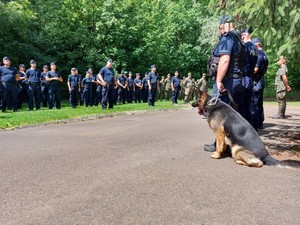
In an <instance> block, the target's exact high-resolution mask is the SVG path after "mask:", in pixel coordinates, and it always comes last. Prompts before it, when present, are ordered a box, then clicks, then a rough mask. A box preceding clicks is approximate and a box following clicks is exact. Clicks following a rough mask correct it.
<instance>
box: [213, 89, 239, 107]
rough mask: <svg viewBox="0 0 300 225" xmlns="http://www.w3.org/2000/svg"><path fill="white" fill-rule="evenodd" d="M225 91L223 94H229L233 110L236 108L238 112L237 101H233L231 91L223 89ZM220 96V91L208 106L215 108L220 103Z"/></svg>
mask: <svg viewBox="0 0 300 225" xmlns="http://www.w3.org/2000/svg"><path fill="white" fill-rule="evenodd" d="M223 90H224V92H222V93H225V92H226V93H227V96H228V98H229V100H230V102H231V105H232V108H234V109H235V110H236V109H237V104H236V103H235V101H234V99H233V97H232V95H231V93H230V91H229V90H228V89H223ZM220 95H221V92H220V90H218V92H217V96H216V97H214V98H212V99H211V100H210V101H209V102H208V105H209V106H215V105H216V104H217V103H218V101H219V98H220Z"/></svg>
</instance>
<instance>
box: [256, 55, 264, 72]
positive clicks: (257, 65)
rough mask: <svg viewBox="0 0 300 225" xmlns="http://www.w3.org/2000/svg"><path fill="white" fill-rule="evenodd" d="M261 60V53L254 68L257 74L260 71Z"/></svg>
mask: <svg viewBox="0 0 300 225" xmlns="http://www.w3.org/2000/svg"><path fill="white" fill-rule="evenodd" d="M261 60H262V57H261V55H258V57H257V61H256V65H255V68H254V74H256V73H257V72H258V70H259V66H260V62H261Z"/></svg>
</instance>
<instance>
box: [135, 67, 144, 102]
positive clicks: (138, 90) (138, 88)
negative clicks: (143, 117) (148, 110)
mask: <svg viewBox="0 0 300 225" xmlns="http://www.w3.org/2000/svg"><path fill="white" fill-rule="evenodd" d="M142 89H143V84H142V80H141V75H140V73H136V74H135V79H134V94H135V98H134V100H135V103H141V99H142Z"/></svg>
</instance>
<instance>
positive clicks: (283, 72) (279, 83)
mask: <svg viewBox="0 0 300 225" xmlns="http://www.w3.org/2000/svg"><path fill="white" fill-rule="evenodd" d="M277 64H278V65H279V66H280V68H279V69H278V71H277V73H276V77H275V86H276V98H277V101H278V113H277V115H276V116H274V117H272V118H273V119H284V118H285V110H286V92H287V91H290V90H291V87H290V86H289V85H288V78H287V73H288V69H287V67H286V64H287V59H286V58H285V57H284V56H280V57H279V59H278V62H277Z"/></svg>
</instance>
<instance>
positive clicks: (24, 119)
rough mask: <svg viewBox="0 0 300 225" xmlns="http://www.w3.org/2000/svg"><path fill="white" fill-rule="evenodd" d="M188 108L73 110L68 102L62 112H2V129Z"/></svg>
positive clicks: (164, 105)
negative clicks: (115, 114) (92, 117)
mask: <svg viewBox="0 0 300 225" xmlns="http://www.w3.org/2000/svg"><path fill="white" fill-rule="evenodd" d="M187 106H189V105H184V104H180V105H177V106H174V105H172V103H171V102H167V101H158V102H156V103H155V107H149V106H148V104H147V103H139V104H135V103H133V104H125V105H115V106H114V109H107V110H102V108H101V106H99V107H95V106H93V107H85V106H79V107H78V108H76V109H73V108H71V107H69V105H68V102H63V103H62V108H61V109H60V110H56V109H52V110H49V109H48V108H42V109H40V110H34V111H28V108H27V107H24V108H23V109H21V110H20V111H19V112H15V113H13V112H11V111H7V112H6V113H1V112H0V129H6V128H15V127H20V126H28V125H34V124H41V123H46V122H56V121H60V120H66V119H76V118H82V117H87V116H94V115H105V114H113V113H120V112H129V111H143V110H158V109H176V108H182V107H187Z"/></svg>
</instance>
